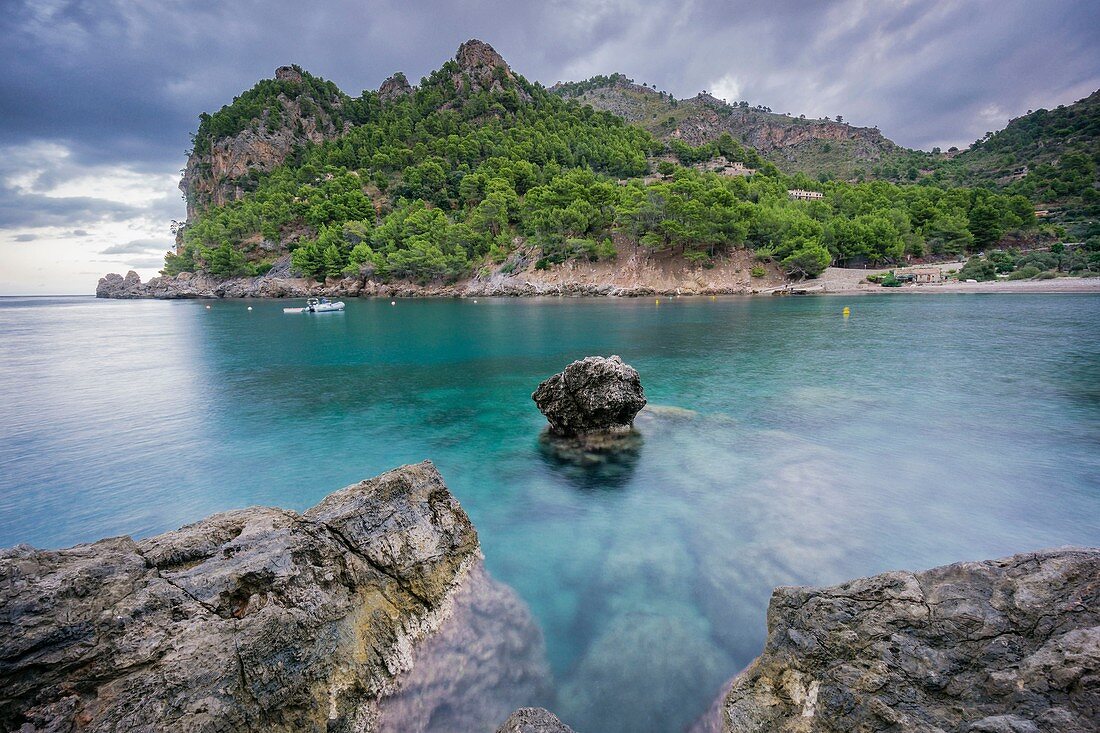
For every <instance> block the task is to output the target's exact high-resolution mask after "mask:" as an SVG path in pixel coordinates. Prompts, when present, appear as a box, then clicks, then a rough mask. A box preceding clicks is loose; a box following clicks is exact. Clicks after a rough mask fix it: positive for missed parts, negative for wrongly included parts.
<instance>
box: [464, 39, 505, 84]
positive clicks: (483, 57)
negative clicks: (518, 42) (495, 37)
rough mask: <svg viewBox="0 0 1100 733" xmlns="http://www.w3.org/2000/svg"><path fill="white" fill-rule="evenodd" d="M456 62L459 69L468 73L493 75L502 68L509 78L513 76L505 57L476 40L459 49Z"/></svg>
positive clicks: (471, 40)
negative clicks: (493, 71) (494, 71)
mask: <svg viewBox="0 0 1100 733" xmlns="http://www.w3.org/2000/svg"><path fill="white" fill-rule="evenodd" d="M455 61H457V62H458V66H459V68H460V69H462V70H463V71H465V72H467V73H485V72H489V73H490V74H491V73H492V70H493V69H497V68H502V69H504V70H505V71H506V72H507V74H508V76H511V75H512V70H511V69H509V68H508V63H507V62H506V61H505V60H504V57H503V56H501V55H500V54H499V53H497V52H496V49H495V48H493V47H492V46H490V45H489V44H488V43H486V42H485V41H479V40H478V39H476V38H471V39H470V40H468V41H466V42H465V43H463V44H462V45H461V46H459V47H458V53H456V54H455Z"/></svg>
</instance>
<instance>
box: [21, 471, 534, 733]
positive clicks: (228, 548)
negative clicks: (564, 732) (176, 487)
mask: <svg viewBox="0 0 1100 733" xmlns="http://www.w3.org/2000/svg"><path fill="white" fill-rule="evenodd" d="M480 556H481V554H480V548H479V545H478V538H477V533H476V532H475V530H474V528H473V525H472V524H471V523H470V520H469V518H468V517H467V516H466V513H465V512H464V511H463V510H462V507H460V506H459V504H458V502H457V501H456V500H455V498H454V497H453V496H452V495H451V494H450V492H449V491H448V490H447V487H446V486H445V485H444V483H443V479H442V478H441V477H440V475H439V472H438V471H437V470H436V469H435V467H434V466H433V465H432V464H431V463H429V462H424V463H421V464H418V465H411V466H405V467H402V468H399V469H396V470H394V471H390V472H388V473H385V474H382V475H381V476H378V477H376V478H373V479H370V480H367V481H363V482H361V483H359V484H355V485H353V486H349V487H347V488H345V489H342V490H340V491H337V492H335V493H333V494H331V495H329V496H328V497H326V498H325V499H324V500H322V501H321V502H320V503H319V504H318V505H317V506H315V507H313V508H312V509H310V510H309V511H307V512H305V513H304V514H300V515H299V514H296V513H294V512H291V511H286V510H282V509H274V508H266V507H254V508H250V509H243V510H238V511H231V512H226V513H224V514H218V515H215V516H212V517H209V518H208V519H205V520H202V521H200V522H198V523H195V524H191V525H188V526H186V527H183V528H182V529H179V530H176V531H173V532H168V533H166V534H162V535H159V536H156V537H150V538H147V539H143V540H140V541H134V540H132V539H130V538H129V537H115V538H111V539H105V540H101V541H99V542H96V543H93V544H87V545H78V546H76V547H72V548H68V549H63V550H37V549H34V548H32V547H29V546H27V545H20V546H17V547H14V548H11V549H8V550H3V551H0V730H12V731H15V730H18V731H21V732H22V733H33V732H34V731H61V730H66V731H67V730H76V729H79V730H81V731H120V730H148V731H151V730H157V731H179V732H181V733H182V732H183V731H189V732H190V731H227V730H253V729H255V730H264V731H287V732H289V731H331V732H333V733H335V732H337V731H352V730H356V731H361V730H369V729H371V728H372V727H373V724H374V721H375V720H376V719H377V716H378V700H379V698H381V697H383V696H384V695H386V694H388V693H392V692H394V691H395V690H396V688H397V686H398V685H397V683H398V681H399V680H398V678H399V675H400V674H401V673H402V672H405V671H406V670H408V669H409V668H410V666H411V665H412V661H413V658H414V656H415V654H414V652H415V651H416V649H417V646H418V645H419V644H420V643H421V641H422V640H423V639H424V638H425V637H427V636H429V635H430V634H431V633H432V632H433V631H435V630H436V629H437V628H439V626H440V625H441V624H442V623H443V621H444V620H445V619H447V618H448V617H449V616H451V614H452V612H453V611H454V599H455V597H456V595H457V592H458V591H459V590H460V588H461V587H462V584H463V583H464V582H465V581H466V579H467V578H468V577H469V576H471V575H474V576H477V572H480V571H476V567H477V566H478V565H479V563H480ZM477 577H479V576H477ZM521 626H522V624H521ZM498 631H500V630H499V629H498ZM520 633H521V634H528V635H529V634H530V633H531V630H530V628H527V629H526V630H524V631H521V632H520ZM517 643H519V642H517ZM520 646H522V644H520ZM489 651H490V652H491V651H492V648H489ZM533 656H537V651H536V650H534V649H533V648H532V649H531V650H530V652H529V656H528V659H530V658H532V657H533ZM469 664H470V666H471V669H474V668H476V667H477V666H478V664H479V662H478V661H477V660H474V661H471V662H469ZM535 666H537V665H535ZM482 669H484V668H482ZM496 720H499V718H497V719H496ZM493 722H494V723H495V720H494V721H493ZM490 725H492V723H490Z"/></svg>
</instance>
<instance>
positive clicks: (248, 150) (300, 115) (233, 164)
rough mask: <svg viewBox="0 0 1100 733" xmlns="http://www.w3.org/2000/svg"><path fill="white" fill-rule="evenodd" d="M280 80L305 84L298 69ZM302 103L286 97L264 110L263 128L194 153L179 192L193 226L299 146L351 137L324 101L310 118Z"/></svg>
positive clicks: (282, 71)
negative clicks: (271, 125)
mask: <svg viewBox="0 0 1100 733" xmlns="http://www.w3.org/2000/svg"><path fill="white" fill-rule="evenodd" d="M275 78H276V79H277V80H279V81H286V82H292V83H301V81H302V74H301V72H300V71H298V70H297V69H295V68H294V67H291V66H280V67H279V68H278V69H276V70H275ZM302 99H305V97H303V98H302ZM302 99H297V98H295V99H292V98H290V97H289V96H287V95H286V94H280V95H279V97H278V102H277V104H276V105H275V107H277V108H274V109H267V110H264V112H263V115H262V118H261V119H259V120H258V123H259V124H257V125H256V126H254V127H248V128H246V129H244V130H242V131H241V132H239V133H237V134H236V135H232V136H230V137H226V138H223V139H220V140H215V141H213V143H212V145H211V146H210V152H209V153H207V154H205V155H197V154H195V153H192V154H191V155H190V156H189V157H188V159H187V167H186V168H185V169H184V172H183V177H182V179H181V180H180V184H179V188H180V190H181V191H182V192H183V194H184V197H185V198H186V199H187V218H188V220H189V221H190V220H193V219H194V218H195V216H196V215H197V214H198V213H199V212H200V211H203V210H205V209H206V208H208V207H210V206H222V205H224V204H227V203H229V202H230V201H235V200H237V199H239V198H241V196H243V195H244V193H245V179H246V178H247V176H248V175H249V173H250V171H259V172H264V173H266V172H267V171H270V170H271V169H273V168H275V167H276V166H278V165H281V164H282V163H283V162H284V161H285V160H286V158H287V156H288V155H289V154H290V152H291V151H292V150H294V149H295V148H297V147H298V146H300V145H303V144H305V143H321V142H324V141H325V140H329V139H332V138H336V137H339V136H340V135H342V134H343V133H344V132H345V131H346V130H345V128H344V127H343V126H340V125H338V124H337V122H336V120H334V119H333V118H332V116H330V115H329V114H327V113H326V112H325V111H324V109H323V105H320V104H317V102H319V100H310V103H309V104H308V110H309V111H308V112H307V111H305V110H304V109H303V107H304V106H305V105H303V104H302V103H301V102H302ZM327 101H328V104H329V105H331V106H333V107H340V106H342V104H343V101H342V100H341V99H340V98H338V97H333V98H332V99H329V100H327ZM273 115H274V119H276V120H278V124H276V125H275V126H274V128H269V127H268V125H267V123H268V121H269V120H271V119H272V116H273Z"/></svg>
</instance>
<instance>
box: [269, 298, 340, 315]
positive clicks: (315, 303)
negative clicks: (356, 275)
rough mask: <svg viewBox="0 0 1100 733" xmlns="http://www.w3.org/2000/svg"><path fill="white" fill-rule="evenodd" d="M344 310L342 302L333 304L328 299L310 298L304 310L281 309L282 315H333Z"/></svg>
mask: <svg viewBox="0 0 1100 733" xmlns="http://www.w3.org/2000/svg"><path fill="white" fill-rule="evenodd" d="M342 310H344V301H342V300H338V301H336V302H335V303H333V302H332V301H330V300H329V299H328V298H310V299H309V300H307V301H306V307H305V308H283V313H334V312H336V311H342Z"/></svg>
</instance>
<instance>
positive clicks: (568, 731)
mask: <svg viewBox="0 0 1100 733" xmlns="http://www.w3.org/2000/svg"><path fill="white" fill-rule="evenodd" d="M497 733H573V729H572V728H570V727H569V726H568V725H566V724H565V723H563V722H561V721H560V720H558V716H556V715H554V714H553V713H551V712H550V711H549V710H546V709H545V708H520V709H519V710H517V711H516V712H514V713H512V714H511V715H509V716H508V719H507V720H505V721H504V725H502V726H500V728H498V729H497Z"/></svg>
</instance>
